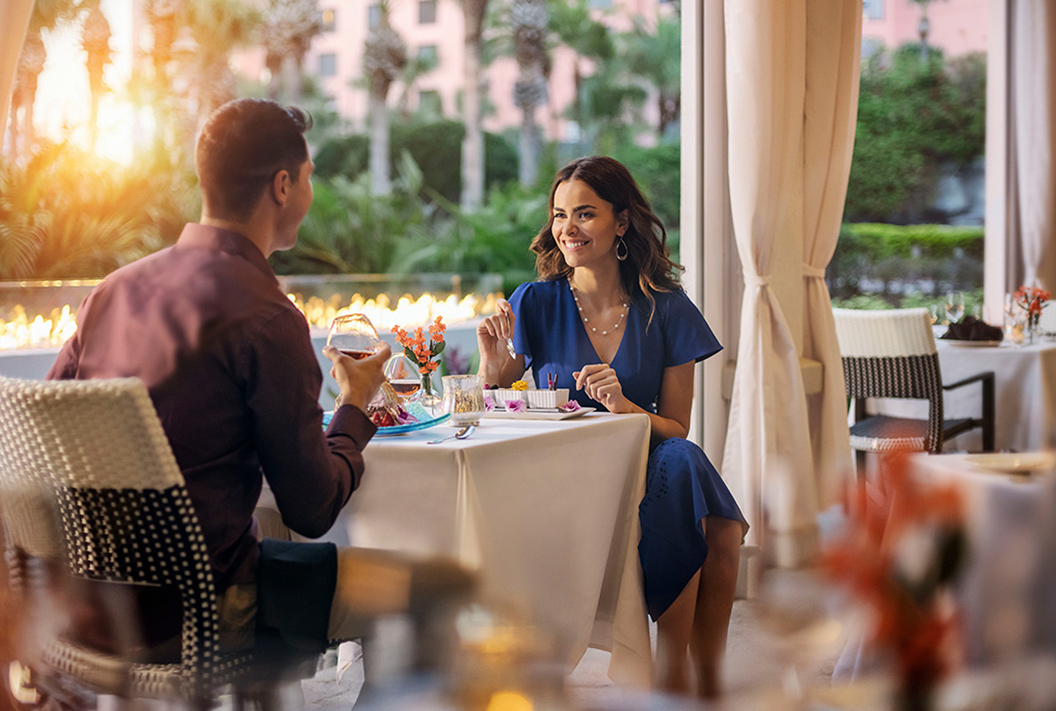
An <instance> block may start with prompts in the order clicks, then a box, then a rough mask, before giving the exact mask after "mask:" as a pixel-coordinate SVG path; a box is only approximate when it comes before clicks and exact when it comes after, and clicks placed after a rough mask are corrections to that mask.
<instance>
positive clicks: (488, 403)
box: [484, 393, 495, 412]
mask: <svg viewBox="0 0 1056 711" xmlns="http://www.w3.org/2000/svg"><path fill="white" fill-rule="evenodd" d="M484 409H485V410H486V411H487V412H491V411H492V410H494V409H495V399H494V398H493V397H491V395H489V394H487V393H484Z"/></svg>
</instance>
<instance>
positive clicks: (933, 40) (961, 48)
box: [862, 0, 989, 57]
mask: <svg viewBox="0 0 1056 711" xmlns="http://www.w3.org/2000/svg"><path fill="white" fill-rule="evenodd" d="M988 5H989V0H932V2H931V3H929V4H928V21H929V31H928V43H929V44H931V45H932V46H935V47H941V48H942V49H943V50H944V51H945V53H946V56H947V57H956V56H958V55H961V54H967V53H968V52H985V51H986V45H987V6H988ZM922 12H923V10H922V7H921V6H920V5H919V4H918V3H915V2H912V1H911V0H864V2H863V3H862V53H863V55H869V54H871V53H872V52H873V51H875V50H876V49H879V48H880V47H888V48H892V49H893V48H895V47H898V46H899V45H902V44H905V43H906V42H919V41H920V18H921V15H922Z"/></svg>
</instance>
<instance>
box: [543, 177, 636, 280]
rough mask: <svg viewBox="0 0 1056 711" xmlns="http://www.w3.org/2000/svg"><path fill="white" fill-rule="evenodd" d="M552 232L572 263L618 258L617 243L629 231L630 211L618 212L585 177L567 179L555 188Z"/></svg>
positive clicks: (572, 265) (568, 261) (596, 261)
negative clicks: (585, 180) (628, 217)
mask: <svg viewBox="0 0 1056 711" xmlns="http://www.w3.org/2000/svg"><path fill="white" fill-rule="evenodd" d="M552 216H553V224H552V225H551V228H550V231H551V232H552V233H553V235H554V239H555V240H556V241H557V247H558V249H560V250H561V254H562V255H564V257H565V262H566V263H567V264H568V266H570V267H572V268H575V267H583V266H589V265H591V264H595V263H598V262H599V260H600V261H605V260H612V261H616V242H617V241H618V240H619V238H620V237H622V236H623V233H624V232H626V231H627V213H626V211H624V212H622V213H620V214H619V215H617V214H616V213H615V212H613V208H612V203H610V202H607V201H605V200H602V199H601V198H600V197H598V194H597V193H596V192H594V190H593V189H592V188H591V187H590V186H589V185H587V184H586V183H584V182H583V181H581V180H566V181H565V182H563V183H561V184H559V185H558V186H557V190H555V191H554V208H553V213H552Z"/></svg>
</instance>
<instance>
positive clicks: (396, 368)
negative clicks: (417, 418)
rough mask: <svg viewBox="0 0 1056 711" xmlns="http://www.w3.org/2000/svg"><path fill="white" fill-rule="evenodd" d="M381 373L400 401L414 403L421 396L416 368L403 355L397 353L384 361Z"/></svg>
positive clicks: (411, 361) (419, 378) (420, 383)
mask: <svg viewBox="0 0 1056 711" xmlns="http://www.w3.org/2000/svg"><path fill="white" fill-rule="evenodd" d="M382 372H383V373H384V374H385V378H386V379H387V380H388V381H389V384H390V385H392V389H393V390H395V391H396V394H397V395H399V396H400V398H401V399H403V400H405V401H407V402H414V401H415V400H418V399H419V398H420V397H421V396H422V376H421V375H420V374H419V372H418V366H417V365H416V364H415V362H414V361H413V360H411V359H410V358H408V357H407V356H405V355H404V354H403V353H397V354H396V355H394V356H392V357H391V358H389V359H388V360H387V361H385V367H384V369H383V370H382Z"/></svg>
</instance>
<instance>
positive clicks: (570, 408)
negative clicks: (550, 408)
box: [557, 400, 580, 412]
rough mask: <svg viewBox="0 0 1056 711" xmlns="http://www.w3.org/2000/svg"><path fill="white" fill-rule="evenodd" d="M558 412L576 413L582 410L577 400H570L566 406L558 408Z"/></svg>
mask: <svg viewBox="0 0 1056 711" xmlns="http://www.w3.org/2000/svg"><path fill="white" fill-rule="evenodd" d="M557 409H558V410H564V411H565V412H575V411H576V410H578V409H580V405H579V403H578V402H576V401H575V400H569V401H568V402H566V403H565V404H564V405H561V406H560V407H558V408H557Z"/></svg>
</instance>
